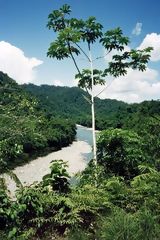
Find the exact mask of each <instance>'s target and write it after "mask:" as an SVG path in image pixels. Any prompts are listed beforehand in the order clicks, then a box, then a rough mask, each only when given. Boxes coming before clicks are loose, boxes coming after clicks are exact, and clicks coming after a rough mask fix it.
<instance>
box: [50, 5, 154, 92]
mask: <svg viewBox="0 0 160 240" xmlns="http://www.w3.org/2000/svg"><path fill="white" fill-rule="evenodd" d="M70 15H71V8H70V6H69V5H67V4H65V5H63V6H62V7H61V8H60V9H59V10H54V11H53V12H52V13H50V14H49V16H48V24H47V27H48V28H49V29H51V30H53V31H54V32H55V33H56V34H57V38H56V40H54V41H53V42H52V43H51V45H50V47H49V49H48V53H47V56H49V57H52V58H56V59H58V60H62V59H65V58H69V57H71V58H72V60H73V62H74V64H75V66H76V68H77V71H78V75H77V76H76V78H79V79H80V82H79V86H80V87H82V88H84V89H87V88H88V87H89V89H90V88H91V87H90V85H89V86H88V82H89V81H90V78H91V74H90V75H88V79H86V77H87V76H86V71H87V70H82V71H81V70H80V68H79V66H78V63H77V61H76V59H75V56H79V55H83V56H84V57H85V58H86V60H88V62H91V61H92V59H91V58H90V55H89V54H88V53H87V51H86V50H85V49H86V48H85V47H84V43H86V44H87V48H88V50H89V51H90V50H91V46H92V45H93V44H94V43H96V42H99V44H100V45H101V46H102V47H103V48H104V49H105V50H106V51H107V54H108V53H110V52H112V51H113V50H114V51H115V50H116V51H117V54H113V56H112V61H111V62H109V63H108V66H107V68H105V69H104V70H103V71H102V72H101V73H103V74H102V75H100V76H99V77H100V78H99V81H98V78H96V77H95V78H96V79H97V81H95V82H94V85H96V84H102V81H101V76H103V77H105V76H108V75H111V76H114V77H119V76H121V75H125V74H126V73H127V70H128V69H129V68H132V69H138V70H140V71H144V70H145V69H146V65H147V63H148V61H149V59H150V52H151V51H152V48H151V47H148V48H145V49H142V50H140V49H138V50H135V49H131V50H130V51H125V46H127V45H128V44H129V38H128V37H126V36H124V35H123V32H122V30H121V28H119V27H117V28H115V29H113V30H108V31H106V32H104V31H103V26H102V25H101V24H100V23H99V22H97V20H96V18H95V17H92V16H91V17H89V18H88V19H87V20H82V19H76V18H71V17H70ZM85 82H86V85H84V83H85ZM81 83H82V84H81Z"/></svg>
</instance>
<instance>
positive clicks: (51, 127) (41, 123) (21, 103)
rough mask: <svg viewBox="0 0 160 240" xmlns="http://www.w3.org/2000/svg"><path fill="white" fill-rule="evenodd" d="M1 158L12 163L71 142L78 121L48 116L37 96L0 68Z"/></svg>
mask: <svg viewBox="0 0 160 240" xmlns="http://www.w3.org/2000/svg"><path fill="white" fill-rule="evenodd" d="M0 116H1V117H0V160H1V161H3V162H4V163H5V164H7V166H9V167H12V166H15V165H17V164H21V163H23V162H24V161H27V159H28V158H29V157H31V156H32V155H33V154H35V153H40V152H41V151H42V150H43V151H44V150H47V149H48V150H49V149H51V148H52V150H55V149H59V148H61V147H62V146H66V145H68V144H69V143H71V142H72V141H73V139H74V136H75V125H74V124H73V123H72V122H71V121H69V120H63V118H61V119H59V118H55V117H54V116H52V115H50V116H47V115H46V114H45V112H44V110H43V109H41V108H40V104H39V103H38V100H37V99H36V97H34V96H32V95H31V94H30V93H27V92H25V91H24V90H23V89H22V88H21V87H20V86H19V85H18V84H17V83H16V82H15V81H14V80H13V79H11V78H9V77H8V76H7V74H4V73H2V72H0Z"/></svg>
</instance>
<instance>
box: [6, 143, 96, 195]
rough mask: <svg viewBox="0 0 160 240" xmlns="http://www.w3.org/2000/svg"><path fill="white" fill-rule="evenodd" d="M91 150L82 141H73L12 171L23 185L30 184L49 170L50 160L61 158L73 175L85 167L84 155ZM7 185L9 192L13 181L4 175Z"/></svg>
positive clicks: (13, 186) (13, 185)
mask: <svg viewBox="0 0 160 240" xmlns="http://www.w3.org/2000/svg"><path fill="white" fill-rule="evenodd" d="M90 152H91V146H90V145H89V144H88V143H87V142H84V141H74V142H73V143H72V144H71V145H70V146H68V147H65V148H62V149H61V150H59V151H56V152H52V153H50V154H48V155H47V156H44V157H38V158H37V159H35V160H33V161H31V162H30V163H28V164H26V165H24V166H21V167H17V168H15V170H14V173H15V174H16V175H17V176H18V178H19V179H20V180H21V182H22V183H23V184H24V185H30V184H32V183H33V182H35V181H38V182H39V181H41V180H42V177H43V176H44V175H45V174H47V173H48V172H49V166H50V162H51V161H52V160H56V159H63V160H64V161H67V162H68V172H69V173H70V174H71V175H73V174H74V173H77V172H78V171H81V170H83V169H84V168H85V166H86V164H87V160H86V157H85V155H87V154H88V153H90ZM5 178H6V182H7V185H8V187H9V189H10V191H11V192H13V191H14V190H15V188H16V186H15V184H14V182H13V181H11V179H10V178H9V177H8V176H5Z"/></svg>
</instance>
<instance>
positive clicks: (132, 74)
mask: <svg viewBox="0 0 160 240" xmlns="http://www.w3.org/2000/svg"><path fill="white" fill-rule="evenodd" d="M158 78H159V75H158V71H156V70H154V69H151V68H147V70H146V72H139V71H137V70H129V71H128V74H127V75H126V76H125V77H119V78H116V79H114V80H113V82H112V83H111V85H110V87H108V88H107V89H106V90H105V91H104V92H103V93H102V94H101V95H100V96H99V97H101V98H111V99H117V100H122V101H125V102H128V103H133V102H141V101H143V100H151V99H159V98H160V79H159V81H158ZM101 89H102V87H98V89H97V92H98V91H100V90H101Z"/></svg>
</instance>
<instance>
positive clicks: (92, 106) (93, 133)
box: [89, 50, 97, 167]
mask: <svg viewBox="0 0 160 240" xmlns="http://www.w3.org/2000/svg"><path fill="white" fill-rule="evenodd" d="M89 58H90V69H91V79H92V89H91V111H92V136H93V160H94V163H95V167H97V147H96V133H95V104H94V93H93V87H94V78H93V62H92V55H91V50H89Z"/></svg>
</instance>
